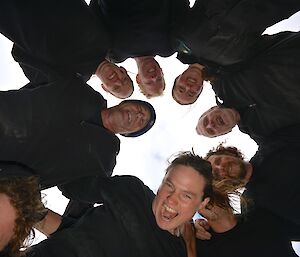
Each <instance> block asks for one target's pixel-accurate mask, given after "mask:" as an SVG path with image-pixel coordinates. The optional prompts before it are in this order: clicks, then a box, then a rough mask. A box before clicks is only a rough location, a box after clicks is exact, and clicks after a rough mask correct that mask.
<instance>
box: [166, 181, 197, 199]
mask: <svg viewBox="0 0 300 257" xmlns="http://www.w3.org/2000/svg"><path fill="white" fill-rule="evenodd" d="M164 181H167V182H169V183H171V184H172V185H173V186H174V183H173V182H172V181H171V180H170V179H169V178H165V179H164ZM182 192H184V193H186V194H189V195H191V196H195V197H196V194H195V193H193V192H191V191H188V190H182Z"/></svg>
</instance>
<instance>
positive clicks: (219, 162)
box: [208, 155, 247, 180]
mask: <svg viewBox="0 0 300 257" xmlns="http://www.w3.org/2000/svg"><path fill="white" fill-rule="evenodd" d="M208 161H209V162H210V163H211V166H212V173H213V176H214V179H216V180H222V179H239V180H243V179H244V178H245V176H246V172H247V168H246V166H245V162H243V161H242V160H240V159H238V158H236V157H234V156H229V155H212V156H210V157H209V158H208Z"/></svg>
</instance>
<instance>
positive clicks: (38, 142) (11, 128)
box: [0, 78, 120, 189]
mask: <svg viewBox="0 0 300 257" xmlns="http://www.w3.org/2000/svg"><path fill="white" fill-rule="evenodd" d="M0 99H1V100H0V142H1V149H0V160H1V161H15V162H18V163H22V164H24V165H26V166H28V167H29V168H31V169H32V170H33V171H34V172H35V173H34V175H37V176H38V177H39V178H40V182H41V184H42V188H43V189H44V188H47V187H51V186H55V185H59V184H64V183H67V182H69V181H71V180H74V179H77V178H81V177H85V176H97V175H99V176H110V175H111V174H112V170H113V168H114V166H115V163H116V155H117V154H118V152H119V144H120V141H119V139H118V137H117V136H115V135H114V134H112V133H111V132H110V131H108V130H107V129H105V128H104V127H103V126H102V124H101V123H102V122H101V118H100V112H101V110H102V109H104V108H106V101H105V100H104V98H103V97H102V96H101V95H100V94H99V93H98V92H96V91H94V90H93V89H92V88H91V87H90V86H88V85H87V84H85V83H82V82H81V79H78V78H65V79H60V80H57V81H55V82H52V83H49V84H48V85H43V86H40V87H37V88H34V89H27V88H23V89H20V90H11V91H6V92H1V93H0Z"/></svg>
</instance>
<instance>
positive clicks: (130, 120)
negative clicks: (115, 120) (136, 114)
mask: <svg viewBox="0 0 300 257" xmlns="http://www.w3.org/2000/svg"><path fill="white" fill-rule="evenodd" d="M127 119H128V124H131V122H132V114H131V112H130V111H128V112H127Z"/></svg>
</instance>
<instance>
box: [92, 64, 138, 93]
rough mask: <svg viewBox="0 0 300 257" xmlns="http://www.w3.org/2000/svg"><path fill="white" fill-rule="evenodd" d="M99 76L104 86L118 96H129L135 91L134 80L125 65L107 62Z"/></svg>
mask: <svg viewBox="0 0 300 257" xmlns="http://www.w3.org/2000/svg"><path fill="white" fill-rule="evenodd" d="M97 76H98V77H99V78H100V79H101V81H102V83H103V84H102V88H103V89H104V90H105V91H107V92H109V93H111V94H112V95H114V96H116V97H118V98H121V99H124V98H127V97H129V96H130V95H131V94H132V92H133V86H132V81H131V79H130V77H129V76H128V74H127V72H126V70H125V69H124V68H123V67H118V66H117V65H115V64H113V63H109V62H107V63H105V64H103V65H102V67H101V69H100V70H99V72H98V73H97Z"/></svg>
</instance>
